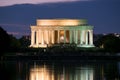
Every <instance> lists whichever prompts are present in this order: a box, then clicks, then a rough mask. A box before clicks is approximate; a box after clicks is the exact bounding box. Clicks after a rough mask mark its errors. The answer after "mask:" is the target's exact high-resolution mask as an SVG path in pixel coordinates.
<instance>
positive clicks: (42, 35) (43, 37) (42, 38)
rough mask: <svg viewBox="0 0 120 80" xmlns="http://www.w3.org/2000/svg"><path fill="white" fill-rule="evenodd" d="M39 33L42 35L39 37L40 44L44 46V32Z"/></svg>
mask: <svg viewBox="0 0 120 80" xmlns="http://www.w3.org/2000/svg"><path fill="white" fill-rule="evenodd" d="M41 33H42V34H41V35H42V36H41V38H42V43H41V44H44V31H41Z"/></svg>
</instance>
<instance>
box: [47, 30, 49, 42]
mask: <svg viewBox="0 0 120 80" xmlns="http://www.w3.org/2000/svg"><path fill="white" fill-rule="evenodd" d="M47 44H49V30H47Z"/></svg>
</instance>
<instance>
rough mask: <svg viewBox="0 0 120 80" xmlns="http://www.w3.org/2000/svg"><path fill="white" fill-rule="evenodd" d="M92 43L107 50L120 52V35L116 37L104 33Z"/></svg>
mask: <svg viewBox="0 0 120 80" xmlns="http://www.w3.org/2000/svg"><path fill="white" fill-rule="evenodd" d="M94 44H95V46H96V47H101V48H103V49H104V50H106V51H108V52H113V53H115V52H120V37H116V36H115V35H114V34H108V35H105V36H103V37H101V38H99V39H98V40H97V41H95V43H94Z"/></svg>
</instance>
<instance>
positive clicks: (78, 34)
mask: <svg viewBox="0 0 120 80" xmlns="http://www.w3.org/2000/svg"><path fill="white" fill-rule="evenodd" d="M55 31H57V43H60V30H36V31H34V30H32V31H31V45H40V44H54V43H55V37H56V36H55ZM66 31H67V30H64V43H66V38H67V37H66ZM78 40H79V42H78ZM69 43H75V44H81V45H93V30H69Z"/></svg>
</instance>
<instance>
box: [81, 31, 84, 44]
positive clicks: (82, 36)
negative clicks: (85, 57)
mask: <svg viewBox="0 0 120 80" xmlns="http://www.w3.org/2000/svg"><path fill="white" fill-rule="evenodd" d="M80 43H81V44H82V45H83V44H85V30H81V39H80Z"/></svg>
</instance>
